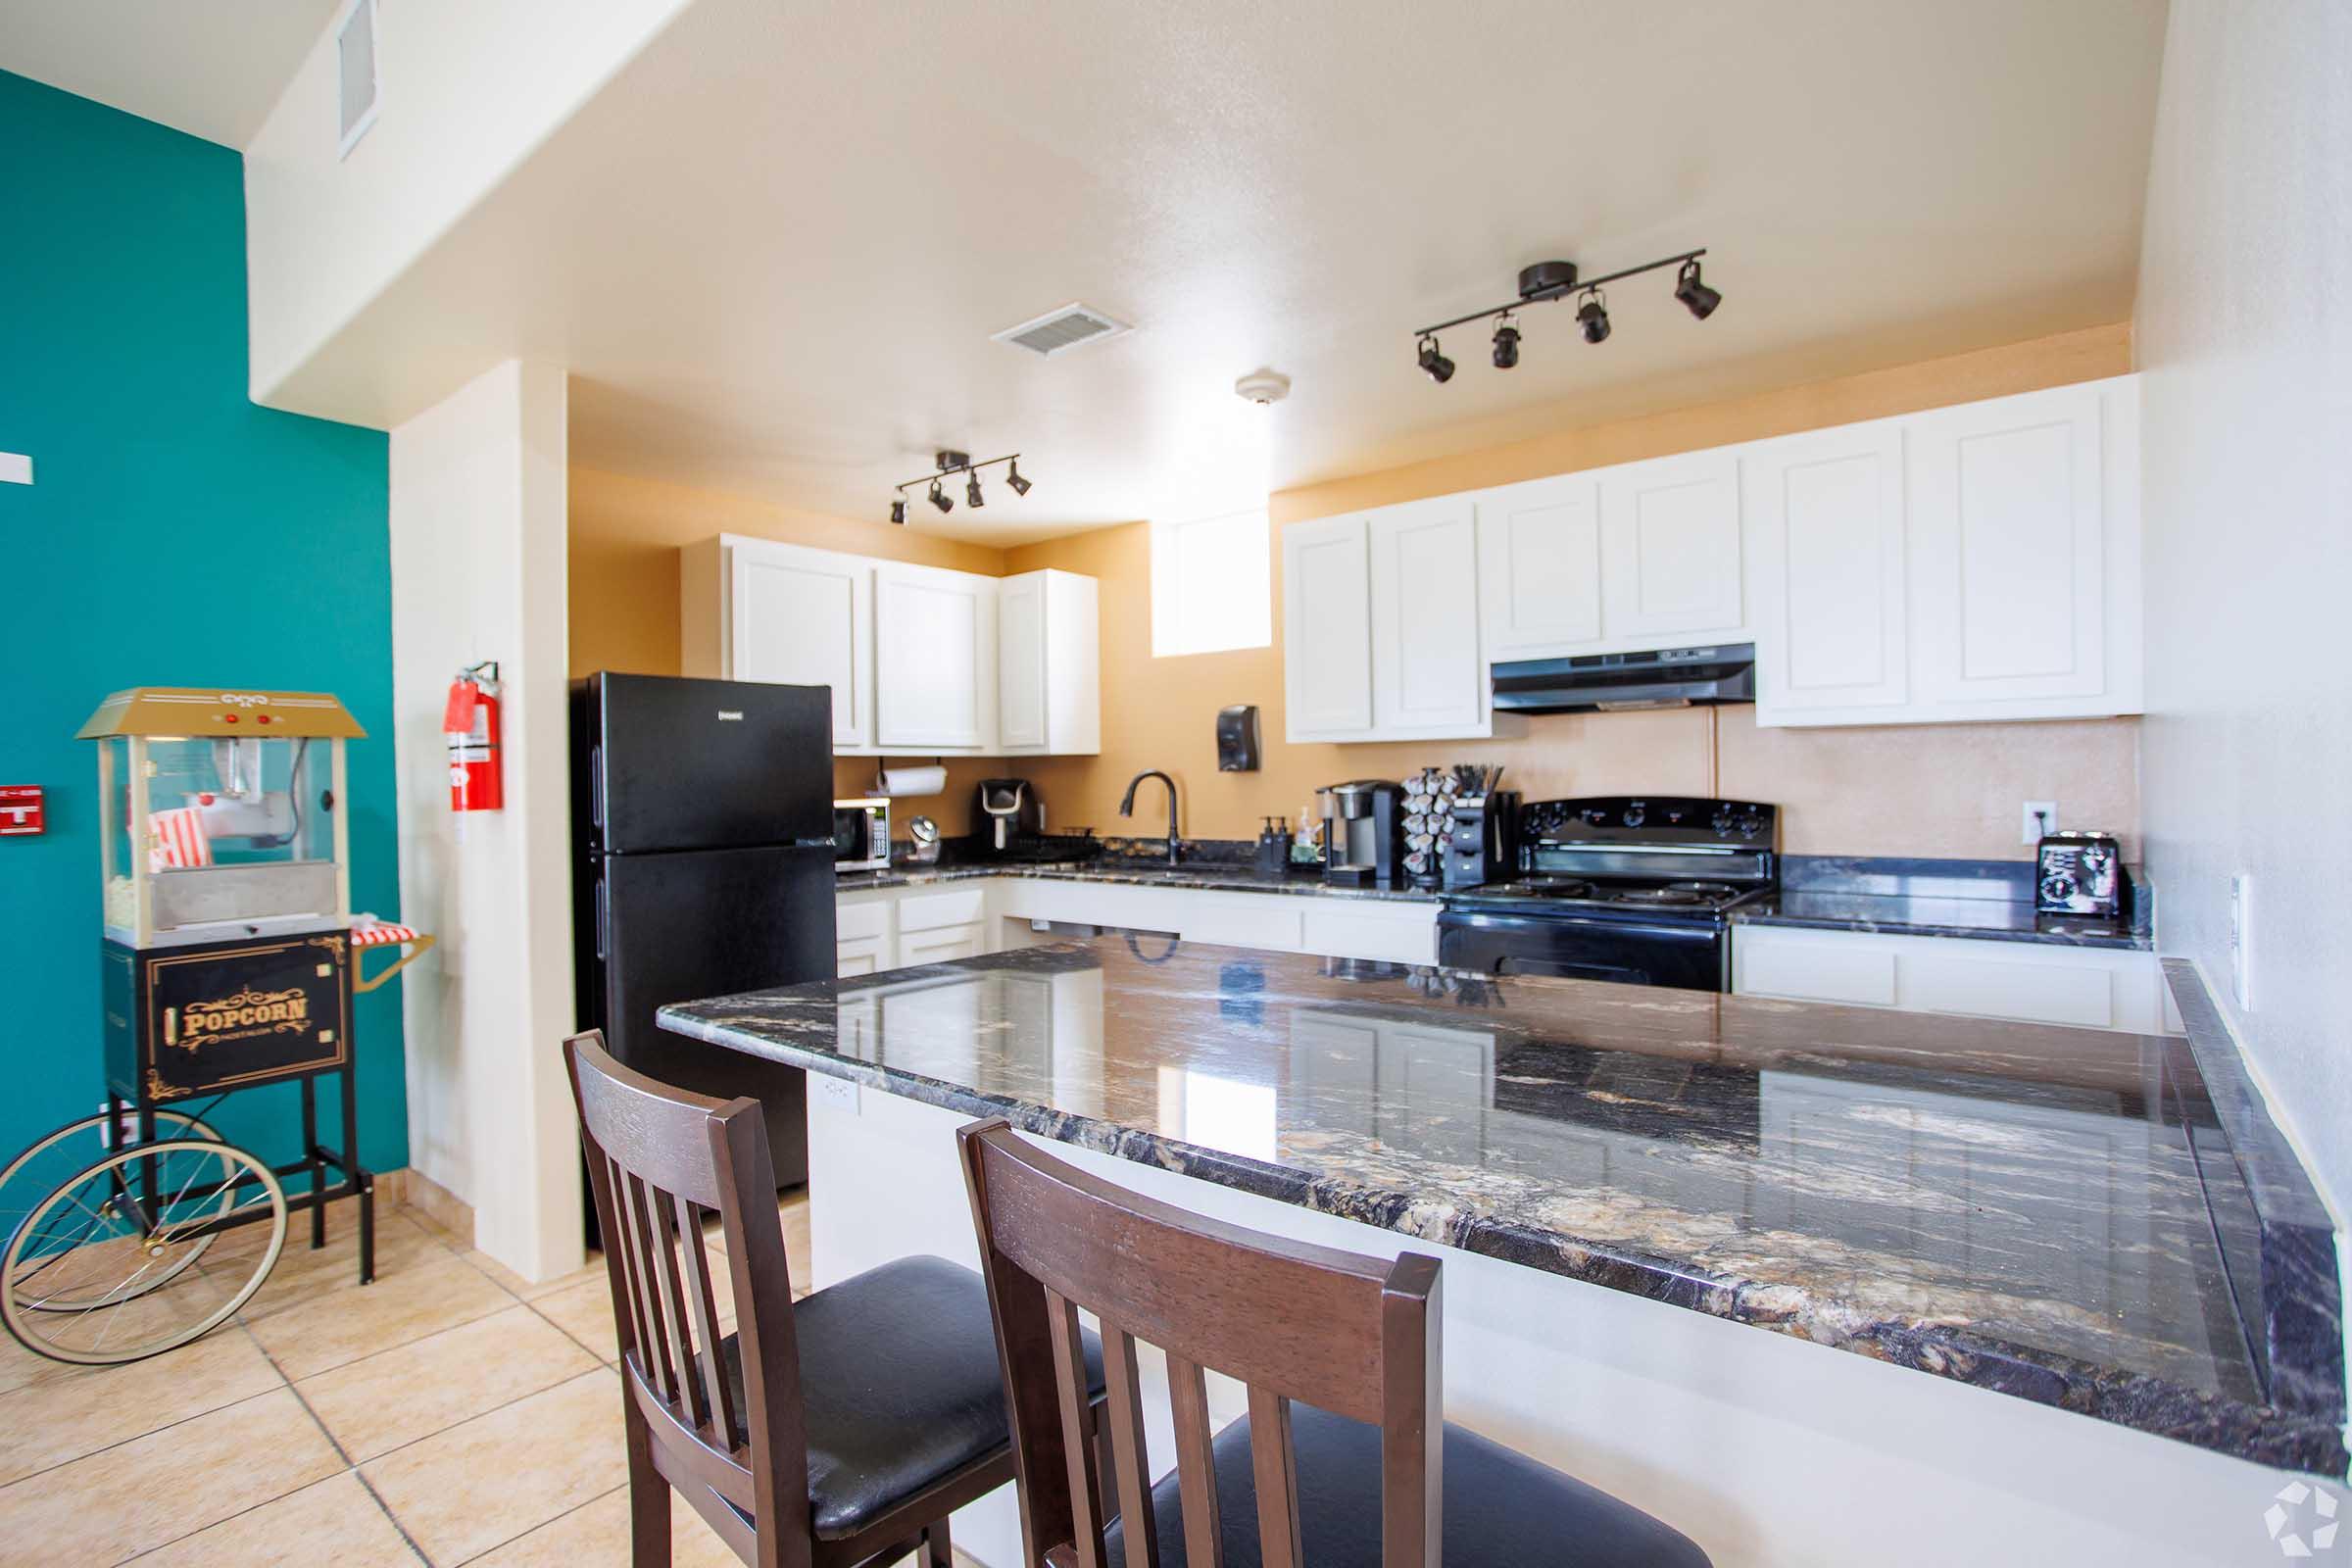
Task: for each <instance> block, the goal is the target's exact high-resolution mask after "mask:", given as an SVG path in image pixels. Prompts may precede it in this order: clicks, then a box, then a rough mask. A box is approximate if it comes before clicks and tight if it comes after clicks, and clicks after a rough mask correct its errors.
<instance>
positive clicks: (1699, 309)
mask: <svg viewBox="0 0 2352 1568" xmlns="http://www.w3.org/2000/svg"><path fill="white" fill-rule="evenodd" d="M1674 297H1675V298H1676V299H1678V300H1681V301H1682V302H1683V309H1685V310H1687V311H1689V312H1690V313H1691V315H1692V316H1694V317H1696V318H1697V319H1699V320H1702V321H1703V320H1705V319H1707V318H1708V317H1710V316H1713V315H1714V314H1715V307H1716V306H1718V305H1721V304H1722V303H1723V296H1722V294H1720V293H1718V292H1717V291H1716V290H1714V289H1711V288H1709V287H1707V285H1706V284H1705V283H1703V282H1701V281H1700V280H1699V276H1698V258H1697V257H1695V256H1693V257H1691V259H1690V260H1689V261H1687V262H1685V263H1684V264H1683V270H1681V271H1680V272H1678V273H1676V274H1675V279H1674Z"/></svg>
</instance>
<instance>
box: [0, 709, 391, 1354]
mask: <svg viewBox="0 0 2352 1568" xmlns="http://www.w3.org/2000/svg"><path fill="white" fill-rule="evenodd" d="M81 736H82V738H84V739H88V740H95V741H97V742H98V743H99V755H98V785H99V800H100V803H101V812H102V815H101V817H100V822H101V828H102V832H101V842H102V844H103V846H104V848H103V850H102V853H101V856H100V877H101V883H102V888H103V894H104V906H103V907H104V908H105V911H106V912H105V929H104V932H103V934H102V937H101V942H100V965H101V968H100V973H101V987H100V990H101V998H102V1002H103V1010H104V1014H105V1017H104V1028H103V1034H104V1039H105V1048H106V1049H105V1069H106V1070H105V1095H104V1098H103V1099H102V1101H101V1102H100V1103H101V1105H102V1108H101V1109H100V1111H99V1112H98V1114H96V1115H93V1116H85V1117H82V1118H81V1119H79V1120H77V1121H73V1122H70V1123H68V1124H67V1125H65V1126H63V1127H60V1128H58V1129H57V1130H56V1131H54V1132H52V1133H50V1134H48V1135H47V1136H46V1137H43V1138H41V1139H39V1140H37V1141H35V1142H34V1143H33V1144H32V1145H31V1147H29V1148H27V1149H26V1150H25V1151H24V1152H22V1153H20V1154H18V1155H17V1156H16V1157H15V1158H14V1159H12V1160H10V1161H9V1162H8V1164H7V1165H6V1166H5V1167H0V1239H4V1240H5V1250H4V1251H0V1323H4V1324H5V1326H6V1327H7V1329H8V1331H9V1333H10V1334H11V1335H13V1336H14V1337H15V1338H16V1339H17V1340H18V1341H19V1342H20V1343H21V1344H23V1345H24V1346H25V1348H27V1349H29V1350H32V1351H33V1352H35V1353H36V1354H40V1355H44V1356H47V1357H49V1358H51V1359H53V1360H59V1361H71V1362H80V1363H86V1364H105V1363H111V1362H119V1361H135V1360H138V1359H140V1358H142V1357H145V1356H150V1355H156V1354H160V1353H161V1352H163V1351H165V1350H169V1349H172V1348H175V1347H177V1346H181V1345H185V1344H187V1343H188V1342H189V1341H191V1340H194V1339H197V1338H199V1337H200V1336H202V1335H204V1334H206V1333H209V1332H210V1331H211V1330H213V1329H215V1328H217V1327H219V1326H220V1325H221V1324H222V1323H224V1322H227V1321H228V1320H229V1319H230V1318H231V1317H233V1316H234V1315H235V1314H236V1313H237V1312H238V1311H239V1310H240V1309H241V1308H242V1307H243V1306H244V1305H245V1303H246V1302H247V1301H249V1300H250V1299H252V1298H253V1295H254V1293H255V1292H257V1291H258V1290H260V1289H261V1287H262V1285H263V1283H264V1282H265V1281H266V1280H267V1279H268V1278H269V1277H270V1270H271V1269H272V1268H273V1267H274V1266H275V1265H276V1262H277V1258H278V1254H279V1252H280V1251H281V1250H283V1248H284V1246H285V1241H286V1227H287V1222H288V1220H289V1218H290V1216H292V1215H293V1214H295V1213H298V1212H300V1211H302V1210H304V1209H308V1210H309V1211H310V1216H311V1224H310V1232H311V1246H312V1247H313V1248H322V1247H324V1246H325V1245H326V1218H327V1205H329V1204H330V1203H333V1202H335V1201H338V1200H341V1199H345V1198H351V1199H355V1200H356V1204H355V1206H356V1208H357V1210H358V1215H357V1220H358V1224H357V1232H358V1235H357V1241H358V1247H357V1251H358V1266H359V1275H360V1282H361V1283H362V1284H367V1283H368V1282H369V1281H371V1280H372V1279H373V1278H374V1274H375V1181H374V1177H373V1176H372V1175H370V1174H369V1172H368V1170H367V1169H366V1168H365V1167H363V1166H362V1165H361V1164H360V1161H359V1111H358V1096H357V1093H356V1089H355V1086H354V1081H353V1065H354V1054H353V1053H354V1043H353V1040H352V998H353V997H354V996H356V995H362V994H365V993H367V992H369V991H372V990H374V989H375V988H376V987H378V986H380V985H382V984H383V983H384V982H385V981H386V980H388V979H390V978H391V976H392V975H393V973H395V972H396V971H398V970H400V969H402V968H405V967H407V966H408V965H409V964H410V963H412V962H414V961H415V960H416V959H417V957H419V956H422V955H423V954H424V953H425V952H426V951H428V950H429V949H430V948H431V947H432V945H433V939H432V938H431V937H430V936H427V935H424V934H422V933H420V932H417V931H416V930H414V929H412V928H410V927H407V926H402V925H396V924H391V923H388V922H384V921H379V920H377V919H376V918H375V917H374V916H372V915H367V914H360V915H354V914H352V913H351V912H350V904H351V900H350V885H351V883H350V840H349V828H348V825H347V824H348V821H349V815H350V784H349V778H348V774H347V772H346V769H345V761H344V744H345V742H346V741H348V740H355V739H361V738H364V736H365V732H364V731H362V730H361V728H360V726H359V725H358V723H357V722H355V721H354V720H353V719H352V717H351V714H350V713H349V712H348V711H345V709H344V708H343V705H342V704H341V703H339V702H337V701H336V700H335V699H334V698H333V697H331V696H328V695H326V694H324V693H318V692H260V691H249V692H219V691H212V690H200V689H192V688H178V687H139V688H136V689H134V690H131V691H126V692H118V693H116V694H115V695H114V696H113V697H110V698H108V699H107V700H106V702H105V703H103V704H101V705H100V707H99V709H98V711H97V712H96V713H95V714H93V715H92V716H91V718H90V721H89V722H88V723H87V724H85V725H83V726H82V729H81ZM320 754H323V761H324V768H323V775H324V776H323V777H322V776H321V771H322V770H321V767H320V765H319V763H320ZM370 949H376V950H386V951H390V950H397V951H398V952H399V955H400V956H398V957H397V958H395V959H394V960H393V961H392V962H390V963H389V964H384V965H382V966H380V967H379V968H377V969H376V971H375V972H374V973H373V974H372V975H370V974H368V973H367V972H366V971H365V969H364V967H363V963H362V958H361V955H362V954H364V953H366V952H368V950H370ZM328 1075H332V1076H333V1077H334V1078H335V1079H336V1080H337V1082H336V1084H335V1089H336V1094H337V1101H338V1106H337V1108H338V1109H339V1110H340V1112H341V1115H340V1117H339V1120H340V1122H341V1128H340V1137H339V1139H338V1140H337V1142H336V1143H335V1145H334V1146H333V1147H328V1146H327V1145H326V1144H324V1143H322V1142H321V1140H320V1136H319V1079H320V1078H322V1077H326V1076H328ZM285 1083H290V1084H293V1085H295V1086H296V1088H297V1090H298V1101H299V1105H300V1115H301V1144H300V1149H299V1152H298V1153H297V1154H296V1155H295V1157H294V1158H292V1159H290V1160H280V1161H275V1162H273V1161H271V1160H270V1159H265V1158H264V1157H263V1156H262V1155H260V1154H258V1153H255V1152H252V1151H250V1150H248V1149H245V1148H241V1147H239V1145H238V1144H236V1143H234V1142H232V1141H230V1139H228V1138H227V1137H224V1136H223V1135H222V1133H221V1131H220V1130H219V1129H218V1127H217V1126H216V1122H217V1121H218V1120H219V1119H220V1118H219V1115H218V1107H219V1106H220V1105H221V1102H222V1101H224V1100H226V1099H227V1098H228V1097H229V1096H231V1095H236V1094H240V1093H242V1092H243V1091H245V1090H248V1089H254V1088H260V1087H262V1086H265V1085H270V1084H285ZM247 1122H248V1123H249V1122H250V1118H247ZM240 1130H241V1131H242V1130H243V1128H242V1127H241V1128H240ZM248 1136H251V1137H253V1138H255V1139H256V1140H257V1141H264V1142H274V1141H275V1139H274V1138H273V1137H271V1135H270V1132H269V1130H268V1129H262V1130H261V1131H258V1132H252V1133H249V1134H248ZM330 1169H331V1171H332V1173H333V1179H332V1180H331V1182H330V1180H329V1175H328V1173H329V1171H330ZM289 1178H301V1180H300V1181H299V1183H298V1184H297V1187H296V1190H295V1191H294V1192H291V1193H289V1192H288V1191H287V1190H286V1183H287V1180H288V1179H289Z"/></svg>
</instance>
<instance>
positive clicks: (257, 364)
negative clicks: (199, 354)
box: [245, 0, 690, 403]
mask: <svg viewBox="0 0 2352 1568" xmlns="http://www.w3.org/2000/svg"><path fill="white" fill-rule="evenodd" d="M689 3H690V0H492V3H488V4H485V3H482V0H381V3H380V10H379V12H378V18H377V25H376V51H377V73H376V76H377V81H378V83H379V92H378V96H377V105H378V112H377V116H376V121H375V124H374V125H373V127H371V128H370V129H369V130H368V133H367V135H366V136H365V137H364V138H363V139H362V140H361V141H360V143H359V145H358V146H357V147H355V148H353V149H352V152H351V156H350V157H349V158H347V159H346V158H343V157H342V156H340V154H339V153H338V150H337V149H338V143H339V140H340V136H339V130H338V121H337V118H336V51H335V39H334V34H333V29H332V28H331V27H330V28H329V29H328V30H327V31H326V32H325V33H324V34H322V35H321V36H320V37H319V40H318V42H317V43H316V44H314V45H313V46H312V48H311V50H310V53H309V54H308V55H306V56H305V57H304V59H303V62H302V65H301V68H300V69H299V70H297V71H296V72H295V73H294V75H293V76H292V77H291V78H290V79H289V80H288V81H287V83H286V85H285V88H284V90H283V91H282V92H281V93H280V94H279V96H278V100H277V104H276V106H275V107H274V108H273V109H271V110H270V116H269V118H268V119H267V120H266V121H264V122H263V124H262V128H261V129H260V130H259V131H258V132H256V133H255V135H254V137H253V140H252V141H251V142H249V143H248V144H247V145H246V147H245V239H246V279H247V282H246V289H247V294H248V298H249V302H250V308H251V313H252V346H253V353H252V368H251V375H252V385H253V397H254V401H256V402H258V403H268V402H270V394H271V393H272V391H273V390H274V389H276V388H277V387H278V385H279V384H280V383H281V382H282V381H284V380H285V379H286V377H287V376H289V375H291V374H292V373H293V372H294V371H295V370H296V369H297V368H300V366H301V365H302V363H303V362H304V361H305V360H306V359H308V358H309V357H310V355H311V354H312V353H314V352H315V351H316V350H317V349H318V348H319V346H320V345H321V344H323V343H324V342H326V341H327V339H328V338H330V337H331V336H332V335H333V334H334V333H335V332H336V331H337V330H339V329H340V328H341V327H342V326H343V325H344V324H345V323H346V322H348V321H349V320H350V319H352V318H353V317H354V316H356V315H357V314H358V313H359V312H360V310H361V309H362V308H363V307H364V306H366V305H367V304H368V301H370V300H372V299H373V298H375V296H376V295H377V294H379V293H381V292H382V291H383V289H384V288H385V287H386V286H387V285H388V284H390V283H391V281H392V280H393V279H394V278H396V277H398V276H399V275H400V273H401V272H402V271H403V270H405V269H406V268H407V267H408V266H409V265H410V264H411V263H413V262H415V261H416V260H417V258H418V257H419V256H421V255H423V254H424V252H425V250H426V248H427V247H428V246H430V245H431V244H432V242H433V241H434V240H436V239H438V238H439V237H440V236H441V235H442V233H443V232H445V231H446V230H447V229H448V228H449V226H450V225H451V224H452V223H454V222H456V221H457V220H458V219H459V218H460V217H461V216H463V215H464V214H465V213H466V211H467V209H469V208H471V207H472V206H473V205H474V204H475V203H476V202H478V201H480V200H481V199H482V197H484V196H486V195H487V194H489V192H490V191H491V190H492V189H493V188H494V187H495V186H496V185H497V184H498V183H499V181H500V180H502V179H504V178H505V177H506V176H507V174H508V173H509V172H512V171H513V170H514V169H515V166H516V165H517V164H519V163H521V162H522V160H523V159H524V158H525V157H527V156H528V155H529V154H530V152H531V151H532V150H533V149H534V148H536V147H537V146H538V145H539V144H540V142H542V141H543V140H545V139H546V138H547V137H548V136H549V135H550V134H552V133H553V132H554V131H555V130H556V128H557V127H558V126H560V125H562V124H563V123H564V121H566V120H568V119H569V118H571V115H572V113H573V111H575V110H576V109H577V108H578V107H579V106H580V105H581V104H582V103H585V102H586V101H587V100H588V99H589V98H590V97H591V96H593V95H594V93H595V92H596V90H597V89H598V88H599V87H601V86H603V85H604V83H605V82H606V81H608V80H610V79H611V78H612V76H613V73H615V72H617V71H618V70H619V69H620V68H621V67H622V66H623V65H624V64H626V63H627V62H628V61H629V59H630V58H632V57H633V56H634V55H635V54H636V53H637V52H638V51H639V50H640V49H642V48H644V47H645V45H646V43H647V42H648V40H650V39H651V38H652V37H653V36H654V35H655V34H656V33H657V32H659V31H660V30H661V29H662V27H663V26H664V25H667V24H668V23H669V22H670V21H671V20H672V19H673V18H674V17H676V15H677V14H678V13H679V12H680V11H682V10H684V9H685V8H686V6H687V5H688V4H689Z"/></svg>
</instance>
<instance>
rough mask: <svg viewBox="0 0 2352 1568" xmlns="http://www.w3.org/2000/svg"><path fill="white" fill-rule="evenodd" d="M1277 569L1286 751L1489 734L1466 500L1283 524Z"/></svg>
mask: <svg viewBox="0 0 2352 1568" xmlns="http://www.w3.org/2000/svg"><path fill="white" fill-rule="evenodd" d="M1282 560H1283V587H1282V592H1283V658H1282V666H1283V686H1284V697H1285V704H1284V729H1285V733H1286V734H1287V735H1288V736H1289V738H1290V739H1291V740H1293V741H1295V742H1296V741H1378V740H1436V739H1444V738H1458V737H1466V736H1484V735H1491V734H1493V733H1494V721H1493V718H1492V716H1491V714H1490V712H1489V709H1488V691H1489V687H1488V681H1487V670H1486V659H1485V656H1484V654H1483V652H1482V649H1481V645H1480V638H1479V602H1478V564H1477V562H1478V552H1477V524H1476V513H1475V510H1474V507H1473V505H1472V503H1471V501H1470V500H1469V498H1467V497H1448V498H1443V499H1441V500H1438V501H1430V502H1412V503H1408V504H1406V505H1404V506H1398V507H1388V508H1383V509H1382V510H1381V511H1378V512H1374V513H1371V514H1369V515H1359V516H1349V517H1327V518H1322V519H1320V520H1317V521H1314V522H1299V523H1293V524H1291V525H1290V526H1289V527H1287V528H1285V529H1284V530H1283V533H1282Z"/></svg>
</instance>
